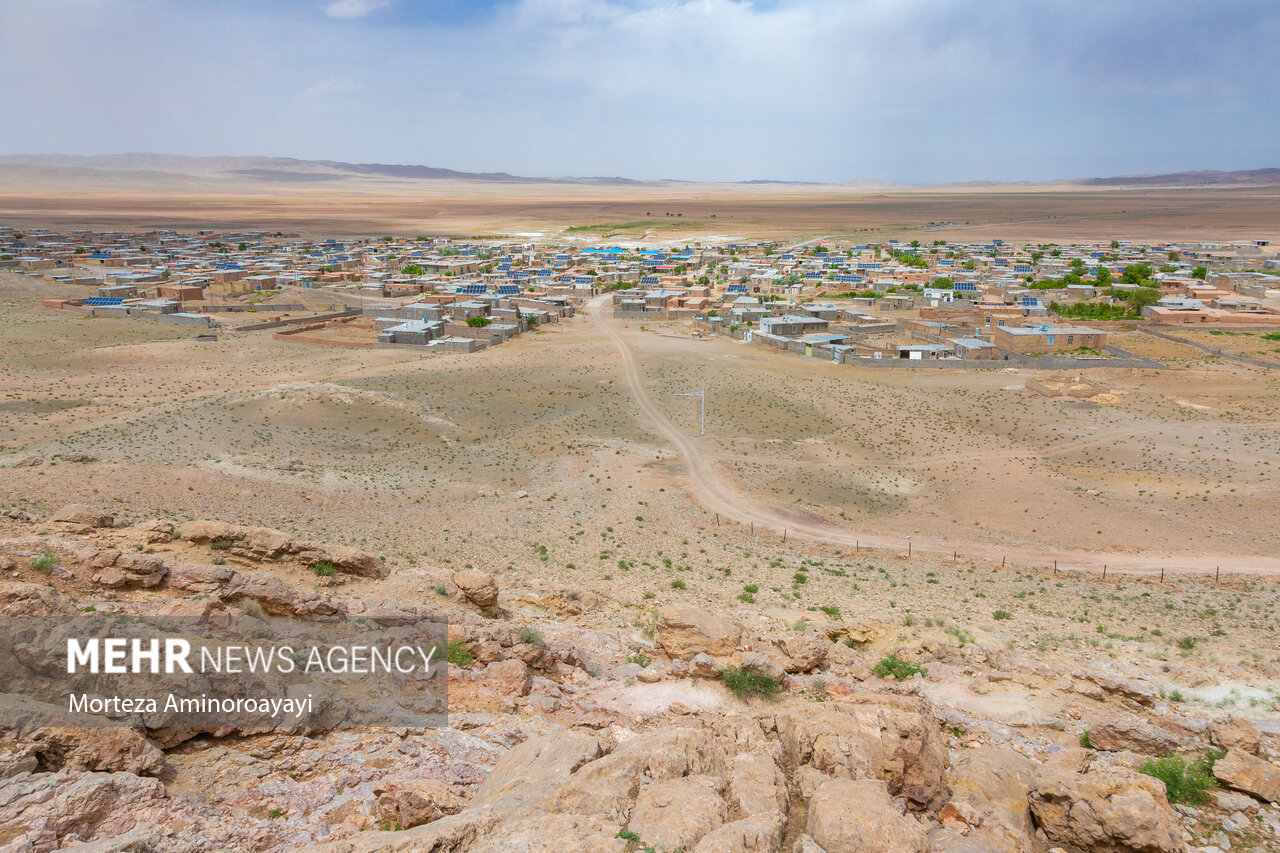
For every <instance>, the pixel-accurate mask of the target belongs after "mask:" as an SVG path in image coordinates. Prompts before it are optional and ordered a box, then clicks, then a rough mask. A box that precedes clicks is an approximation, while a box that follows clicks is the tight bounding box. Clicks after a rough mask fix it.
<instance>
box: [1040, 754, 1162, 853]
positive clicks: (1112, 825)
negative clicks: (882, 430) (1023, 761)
mask: <svg viewBox="0 0 1280 853" xmlns="http://www.w3.org/2000/svg"><path fill="white" fill-rule="evenodd" d="M1028 800H1029V802H1030V805H1031V812H1032V814H1033V815H1035V819H1036V823H1037V824H1038V825H1039V826H1040V828H1041V829H1043V830H1044V833H1045V835H1046V836H1047V837H1048V838H1049V840H1050V841H1053V842H1057V843H1059V844H1072V845H1075V846H1077V847H1080V848H1083V849H1085V850H1089V851H1093V853H1181V851H1183V850H1185V849H1186V845H1185V844H1183V841H1182V827H1181V825H1180V824H1179V823H1178V821H1177V819H1176V818H1175V817H1174V814H1173V812H1172V811H1171V810H1170V808H1169V803H1168V801H1167V800H1166V798H1165V790H1164V783H1163V782H1161V781H1159V780H1158V779H1153V778H1152V777H1150V776H1144V775H1143V774H1141V773H1136V772H1134V771H1132V770H1126V769H1123V768H1119V767H1109V768H1103V767H1098V766H1092V767H1087V768H1086V770H1085V772H1083V773H1081V772H1076V771H1074V770H1072V769H1070V768H1069V767H1062V766H1057V765H1052V764H1049V765H1043V766H1041V767H1040V768H1039V769H1038V770H1037V771H1036V776H1035V780H1034V781H1033V783H1032V785H1031V789H1030V790H1029V792H1028Z"/></svg>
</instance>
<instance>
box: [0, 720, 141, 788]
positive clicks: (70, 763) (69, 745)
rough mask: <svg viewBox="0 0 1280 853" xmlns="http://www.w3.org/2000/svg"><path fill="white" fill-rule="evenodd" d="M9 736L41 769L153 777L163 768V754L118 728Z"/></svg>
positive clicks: (58, 729) (54, 728)
mask: <svg viewBox="0 0 1280 853" xmlns="http://www.w3.org/2000/svg"><path fill="white" fill-rule="evenodd" d="M9 734H10V736H11V737H13V738H15V739H16V740H18V741H21V743H22V744H23V745H25V746H27V747H28V748H29V749H30V750H31V753H32V755H34V756H35V757H36V758H37V760H38V766H39V767H40V769H41V770H46V771H49V770H63V769H66V770H91V771H99V772H105V773H115V772H124V773H133V774H135V775H139V776H142V775H148V774H156V773H158V772H159V771H160V769H161V768H162V767H163V766H164V753H162V752H161V751H160V750H159V749H156V747H155V746H154V745H152V744H151V742H150V741H148V740H147V739H146V738H145V737H144V736H143V735H141V734H139V733H138V732H136V731H134V730H133V729H129V728H124V727H120V726H99V727H95V728H82V727H70V726H49V727H43V728H37V729H27V730H21V729H19V730H11V731H10V732H9ZM3 743H4V742H3V741H0V744H3Z"/></svg>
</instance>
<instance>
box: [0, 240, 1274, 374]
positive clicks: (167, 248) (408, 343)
mask: <svg viewBox="0 0 1280 853" xmlns="http://www.w3.org/2000/svg"><path fill="white" fill-rule="evenodd" d="M0 270H9V271H13V272H18V273H22V274H25V275H27V276H34V277H39V278H43V279H47V280H49V281H51V282H56V283H60V284H69V285H75V286H77V287H83V288H84V294H85V295H84V296H83V297H71V298H68V297H67V296H66V295H63V296H61V297H59V298H51V299H48V300H46V301H45V302H44V304H45V306H46V307H48V308H54V309H59V310H64V311H70V312H77V313H80V314H87V315H91V316H128V317H137V318H143V319H149V320H154V321H158V322H161V323H170V324H185V325H194V326H199V327H204V328H206V329H207V330H208V334H209V335H216V331H217V330H218V329H220V328H228V329H236V330H241V331H271V332H272V333H274V334H275V335H277V336H278V337H280V338H282V339H286V340H291V341H296V342H298V343H305V344H312V345H318V346H331V347H348V348H376V347H409V348H416V349H420V350H422V351H424V352H445V351H449V352H475V351H478V350H482V349H484V348H486V347H490V346H495V345H498V344H500V343H502V342H503V341H506V340H509V339H511V338H512V337H514V336H516V335H520V334H522V333H525V332H529V331H531V330H536V329H537V328H538V327H540V326H544V325H546V324H548V323H555V322H558V321H559V320H561V319H562V318H565V317H569V316H572V315H573V314H574V312H575V310H580V309H581V308H582V307H583V306H584V305H585V303H586V302H587V301H588V300H590V299H593V298H595V297H597V296H599V295H601V294H610V295H611V303H612V311H613V316H614V317H615V318H620V319H623V320H626V321H634V322H637V323H640V324H645V323H658V322H669V321H687V322H688V323H689V327H690V329H691V332H692V334H693V335H695V336H702V335H708V334H722V335H728V336H732V337H734V338H736V339H738V340H742V341H746V342H751V343H754V344H757V345H763V346H767V347H773V348H776V349H779V350H784V351H787V352H791V353H794V354H797V355H801V356H806V357H811V358H820V359H824V360H829V361H831V362H834V363H837V364H858V365H864V366H873V367H922V366H929V367H952V368H982V367H988V368H990V367H999V366H1008V365H1007V363H1009V362H1012V363H1015V364H1025V365H1030V366H1033V367H1038V368H1044V369H1076V368H1087V367H1093V366H1105V367H1125V366H1133V367H1159V366H1160V365H1159V363H1158V362H1156V361H1153V360H1152V359H1151V358H1149V357H1145V356H1142V355H1138V354H1135V353H1133V352H1130V351H1128V350H1126V349H1124V348H1122V347H1120V346H1117V345H1116V343H1115V341H1113V340H1111V339H1110V336H1111V335H1113V334H1114V333H1115V332H1117V331H1126V332H1131V331H1133V330H1135V329H1136V330H1141V331H1144V332H1148V333H1149V334H1152V335H1158V336H1161V337H1171V336H1172V339H1174V340H1178V341H1182V342H1187V339H1185V338H1181V337H1178V335H1179V334H1180V333H1181V332H1183V331H1187V330H1197V331H1198V332H1201V333H1204V332H1208V333H1210V334H1216V335H1225V334H1237V333H1262V334H1264V335H1265V334H1266V333H1267V330H1268V329H1270V328H1272V327H1275V328H1280V257H1277V255H1276V253H1275V252H1274V251H1272V250H1271V249H1270V247H1269V243H1268V241H1267V240H1255V241H1237V242H1233V243H1190V244H1188V243H1160V244H1139V243H1134V242H1130V241H1125V240H1112V241H1110V242H1109V243H1098V244H1087V245H1085V244H1082V245H1055V244H1025V245H1017V246H1015V245H1009V244H1006V243H1005V242H1004V241H1003V240H999V239H992V240H991V241H990V242H986V243H950V242H947V241H944V240H934V241H930V242H928V243H927V244H926V243H925V242H923V241H919V240H912V241H910V242H902V241H899V240H887V241H885V242H883V243H848V242H840V241H831V242H819V241H807V242H802V243H794V244H790V245H788V244H784V243H781V242H778V241H757V242H739V243H717V244H710V243H704V242H701V241H693V242H689V243H686V244H683V245H681V246H667V247H646V248H641V247H635V246H632V247H620V246H583V245H581V244H580V243H579V242H576V241H575V240H573V239H572V238H566V239H561V240H559V241H556V240H543V241H532V240H529V239H519V240H510V239H506V240H504V239H491V240H490V239H486V240H479V239H476V240H459V239H449V238H443V237H427V236H421V237H417V238H414V239H405V238H397V237H391V236H384V237H380V238H375V237H366V238H359V239H335V238H329V239H324V240H313V239H306V238H303V237H300V236H298V235H286V234H284V233H282V232H274V233H267V232H262V231H243V232H209V231H200V232H196V233H194V234H183V233H179V232H177V231H173V230H162V231H149V232H141V233H126V232H92V231H87V230H76V231H70V232H67V233H58V232H54V231H46V230H27V231H18V230H15V229H14V228H10V227H2V226H0ZM1267 340H1272V338H1267ZM1191 343H1192V344H1193V345H1198V346H1200V347H1201V348H1203V347H1204V344H1203V343H1198V342H1196V341H1191ZM1236 357H1246V356H1239V355H1237V356H1236ZM1266 360H1267V359H1263V361H1266Z"/></svg>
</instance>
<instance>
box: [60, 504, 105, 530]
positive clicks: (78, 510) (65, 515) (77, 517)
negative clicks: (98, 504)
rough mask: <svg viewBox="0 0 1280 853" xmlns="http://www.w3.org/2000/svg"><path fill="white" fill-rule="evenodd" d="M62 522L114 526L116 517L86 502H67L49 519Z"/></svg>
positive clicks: (77, 524)
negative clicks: (87, 504)
mask: <svg viewBox="0 0 1280 853" xmlns="http://www.w3.org/2000/svg"><path fill="white" fill-rule="evenodd" d="M49 520H50V521H55V522H58V523H60V524H72V525H75V526H77V527H114V526H115V523H116V517H115V516H114V515H113V514H111V513H109V512H103V511H101V510H96V509H94V508H93V507H91V506H86V505H85V504H67V505H66V506H64V507H63V508H62V509H60V510H58V511H57V512H55V513H54V514H53V517H52V518H50V519H49Z"/></svg>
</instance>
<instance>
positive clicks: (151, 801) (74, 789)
mask: <svg viewBox="0 0 1280 853" xmlns="http://www.w3.org/2000/svg"><path fill="white" fill-rule="evenodd" d="M164 800H165V791H164V785H162V784H161V783H160V781H159V780H158V779H147V778H144V777H141V776H135V775H133V774H132V773H79V772H75V771H72V770H61V771H59V772H57V773H24V774H19V775H17V776H14V777H12V778H10V779H8V780H7V781H6V783H5V790H4V797H3V799H2V800H0V827H4V828H5V836H6V837H7V838H8V839H15V838H18V837H20V836H22V835H23V834H24V833H31V834H40V835H43V836H45V837H51V838H52V840H54V841H55V843H54V845H53V847H61V846H63V845H61V844H60V843H57V842H58V841H60V840H61V839H63V838H66V837H68V836H74V837H75V838H76V839H77V840H91V839H94V838H96V837H104V838H105V837H110V836H114V835H119V834H122V833H124V832H128V831H129V830H131V829H133V828H134V826H135V825H136V824H137V822H138V820H137V817H136V814H137V813H139V812H143V811H146V810H150V809H155V808H158V807H159V806H161V805H162V804H163V801H164ZM45 849H48V848H45Z"/></svg>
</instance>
